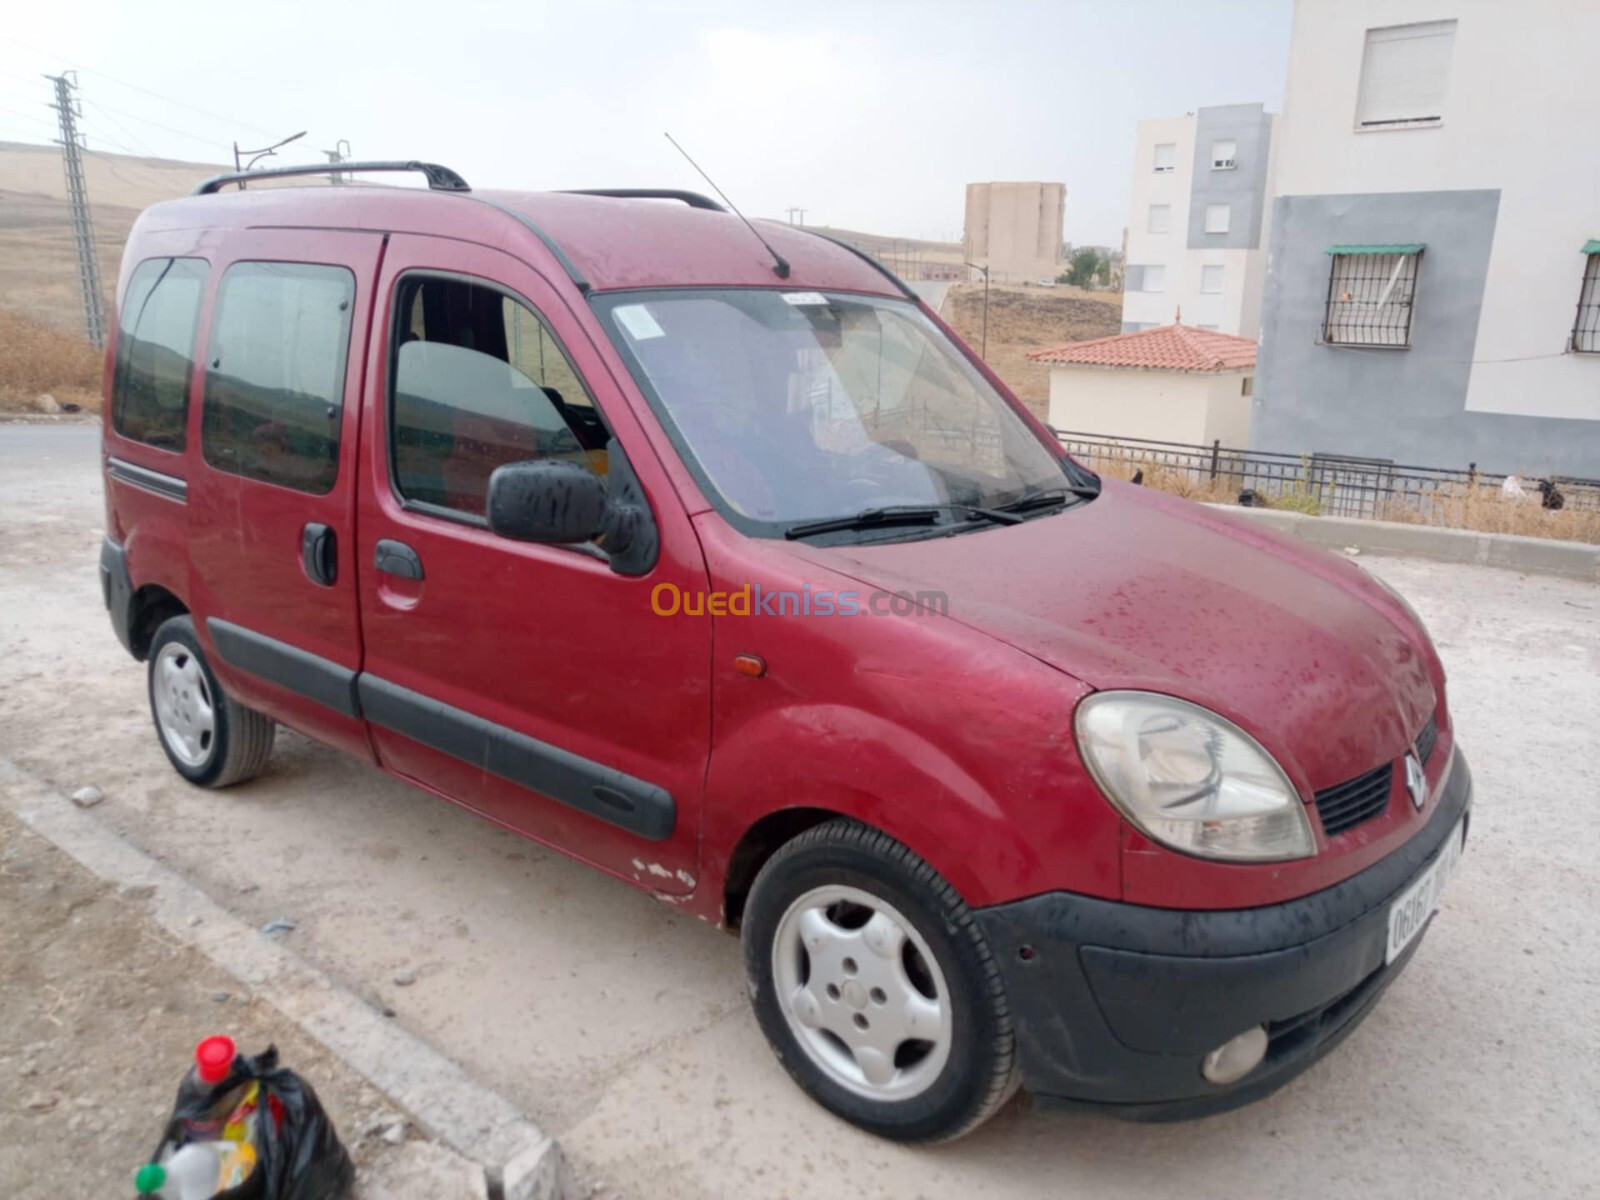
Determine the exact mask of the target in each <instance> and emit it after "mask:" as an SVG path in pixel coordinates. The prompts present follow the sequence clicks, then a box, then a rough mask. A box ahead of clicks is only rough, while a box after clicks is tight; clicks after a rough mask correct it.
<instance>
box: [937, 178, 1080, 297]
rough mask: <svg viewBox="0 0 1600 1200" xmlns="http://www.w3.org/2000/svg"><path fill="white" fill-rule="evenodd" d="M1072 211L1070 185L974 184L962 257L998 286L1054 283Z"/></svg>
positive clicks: (970, 186) (969, 193) (970, 190)
mask: <svg viewBox="0 0 1600 1200" xmlns="http://www.w3.org/2000/svg"><path fill="white" fill-rule="evenodd" d="M1066 205H1067V186H1066V184H1064V183H969V184H967V224H966V232H965V234H964V235H963V237H962V243H961V249H962V254H963V256H964V257H965V258H966V260H967V261H968V262H970V263H976V264H977V265H978V266H980V267H988V268H989V275H990V278H991V279H994V280H996V281H1010V282H1013V283H1020V282H1022V281H1023V280H1035V279H1050V280H1054V279H1055V277H1056V276H1057V275H1059V274H1060V273H1061V218H1062V213H1063V212H1064V211H1065V209H1066Z"/></svg>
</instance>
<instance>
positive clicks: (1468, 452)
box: [1185, 0, 1600, 477]
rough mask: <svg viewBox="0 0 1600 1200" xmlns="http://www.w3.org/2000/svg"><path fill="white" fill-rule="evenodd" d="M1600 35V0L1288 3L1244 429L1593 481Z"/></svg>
mask: <svg viewBox="0 0 1600 1200" xmlns="http://www.w3.org/2000/svg"><path fill="white" fill-rule="evenodd" d="M1597 43H1600V4H1596V3H1594V2H1593V0H1519V2H1518V3H1516V4H1508V3H1501V2H1499V0H1299V3H1298V4H1297V5H1296V9H1295V20H1294V32H1293V37H1292V40H1291V46H1290V56H1289V74H1288V88H1287V92H1286V101H1285V105H1284V113H1283V116H1282V118H1281V127H1280V130H1279V136H1278V138H1277V139H1276V140H1277V141H1278V143H1279V147H1278V151H1277V162H1276V191H1277V193H1278V196H1277V199H1276V201H1275V203H1274V212H1273V216H1272V236H1271V249H1272V266H1271V271H1270V273H1269V277H1268V282H1267V288H1266V292H1265V315H1264V321H1263V330H1262V346H1261V356H1260V369H1259V375H1258V378H1257V387H1256V393H1255V402H1256V414H1255V420H1254V422H1253V434H1252V436H1253V438H1254V442H1255V444H1256V445H1257V446H1258V447H1260V448H1262V449H1266V450H1280V451H1289V452H1311V453H1316V452H1325V453H1347V454H1354V455H1362V456H1369V457H1375V458H1386V459H1390V460H1393V461H1395V462H1398V463H1408V464H1420V465H1425V466H1449V467H1464V466H1467V465H1468V464H1469V463H1476V464H1477V465H1478V467H1479V468H1480V469H1482V470H1484V471H1493V472H1510V471H1515V472H1518V473H1523V474H1531V475H1536V476H1537V475H1551V474H1567V475H1575V476H1580V477H1600V147H1597V142H1596V137H1595V134H1594V131H1593V128H1592V124H1593V113H1594V107H1595V105H1594V96H1595V89H1594V79H1595V70H1594V66H1593V51H1594V47H1595V45H1596V44H1597ZM1185 317H1186V319H1187V317H1188V313H1187V311H1186V312H1185Z"/></svg>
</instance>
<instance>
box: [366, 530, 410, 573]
mask: <svg viewBox="0 0 1600 1200" xmlns="http://www.w3.org/2000/svg"><path fill="white" fill-rule="evenodd" d="M372 565H373V566H374V567H376V568H377V569H378V570H380V571H382V572H383V573H384V574H385V575H396V576H399V577H400V578H401V579H421V578H422V560H421V559H420V558H418V557H417V552H416V551H415V550H413V549H412V548H411V547H410V546H408V545H406V544H405V543H404V542H397V541H395V540H394V539H393V538H379V539H378V546H377V549H376V550H375V551H374V552H373V555H372Z"/></svg>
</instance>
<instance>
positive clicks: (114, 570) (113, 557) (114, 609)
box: [100, 536, 143, 658]
mask: <svg viewBox="0 0 1600 1200" xmlns="http://www.w3.org/2000/svg"><path fill="white" fill-rule="evenodd" d="M100 595H101V596H102V597H104V598H105V602H106V611H107V612H108V613H110V614H111V628H112V630H113V631H114V632H115V633H116V635H117V641H119V642H121V643H122V648H123V649H124V650H126V651H127V652H128V653H129V654H132V655H133V656H134V658H142V657H143V656H142V655H140V654H137V653H135V652H134V649H133V632H132V630H133V580H132V579H131V578H130V577H129V575H128V552H127V551H126V550H124V549H123V548H122V546H121V545H120V544H118V543H117V542H114V541H112V540H111V538H110V537H109V536H107V537H106V539H105V540H104V541H102V542H101V543H100Z"/></svg>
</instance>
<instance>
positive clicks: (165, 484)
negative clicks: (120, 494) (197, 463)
mask: <svg viewBox="0 0 1600 1200" xmlns="http://www.w3.org/2000/svg"><path fill="white" fill-rule="evenodd" d="M106 472H107V474H109V475H110V476H111V478H113V479H116V480H120V481H121V482H123V483H126V484H130V485H131V486H133V487H136V488H140V489H142V490H143V491H146V492H152V493H154V494H155V495H157V496H163V497H165V498H166V499H168V500H176V501H177V502H178V503H179V504H186V503H188V500H189V484H188V483H187V482H186V481H184V480H182V479H179V478H178V477H177V476H176V475H163V474H162V473H161V472H160V471H152V470H151V469H150V468H149V467H141V466H140V465H139V464H138V463H131V462H128V461H127V460H126V459H121V458H111V459H107V460H106Z"/></svg>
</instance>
